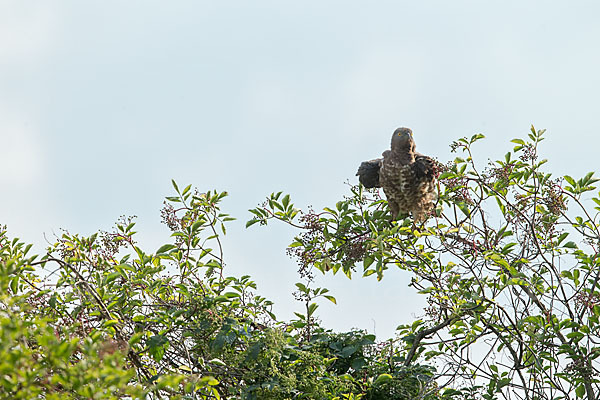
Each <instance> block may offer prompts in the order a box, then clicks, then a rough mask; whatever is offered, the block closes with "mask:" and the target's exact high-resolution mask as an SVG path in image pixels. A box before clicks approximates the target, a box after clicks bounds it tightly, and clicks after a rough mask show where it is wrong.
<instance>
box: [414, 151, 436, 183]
mask: <svg viewBox="0 0 600 400" xmlns="http://www.w3.org/2000/svg"><path fill="white" fill-rule="evenodd" d="M413 171H414V173H415V175H416V177H417V179H422V178H425V179H426V180H433V179H434V178H435V177H436V171H437V163H436V161H435V160H434V159H433V158H431V157H427V156H424V155H423V154H419V153H417V154H416V156H415V162H414V164H413Z"/></svg>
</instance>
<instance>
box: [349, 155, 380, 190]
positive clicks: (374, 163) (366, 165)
mask: <svg viewBox="0 0 600 400" xmlns="http://www.w3.org/2000/svg"><path fill="white" fill-rule="evenodd" d="M382 160H383V159H381V158H377V159H375V160H370V161H363V162H362V163H361V164H360V167H358V172H357V173H356V175H357V176H358V180H359V181H360V183H362V184H363V186H364V187H366V188H376V187H377V188H378V187H381V184H380V183H379V169H380V168H381V162H382Z"/></svg>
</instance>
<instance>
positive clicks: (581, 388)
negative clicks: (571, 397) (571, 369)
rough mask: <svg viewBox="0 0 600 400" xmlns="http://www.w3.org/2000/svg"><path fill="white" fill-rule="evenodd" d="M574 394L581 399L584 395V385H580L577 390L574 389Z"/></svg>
mask: <svg viewBox="0 0 600 400" xmlns="http://www.w3.org/2000/svg"><path fill="white" fill-rule="evenodd" d="M575 394H576V395H577V397H579V398H582V397H583V396H584V395H585V385H583V384H581V385H579V386H577V389H575Z"/></svg>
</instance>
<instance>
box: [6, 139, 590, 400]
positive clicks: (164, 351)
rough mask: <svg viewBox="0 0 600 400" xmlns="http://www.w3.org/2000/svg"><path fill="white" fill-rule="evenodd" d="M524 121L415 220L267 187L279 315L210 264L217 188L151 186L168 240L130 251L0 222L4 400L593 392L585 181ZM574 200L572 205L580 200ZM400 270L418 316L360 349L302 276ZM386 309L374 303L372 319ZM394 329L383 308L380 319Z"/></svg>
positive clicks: (361, 337) (376, 200) (221, 216)
mask: <svg viewBox="0 0 600 400" xmlns="http://www.w3.org/2000/svg"><path fill="white" fill-rule="evenodd" d="M543 133H544V132H543V131H536V130H535V129H533V128H532V131H531V133H530V134H529V136H528V139H527V140H523V139H515V140H513V143H514V144H515V146H514V148H513V150H512V151H511V152H508V153H507V154H506V156H505V158H504V159H503V160H499V161H496V162H494V163H489V164H487V165H484V166H481V165H479V164H478V163H477V162H476V160H475V158H474V155H473V147H474V146H475V145H476V143H477V142H478V141H479V140H482V139H483V136H482V135H475V136H473V137H471V138H470V139H466V138H463V139H459V140H458V141H456V142H454V143H453V144H452V148H453V150H454V151H458V152H462V153H463V154H461V155H460V156H459V157H456V159H455V160H453V161H452V162H449V163H447V164H446V165H445V167H444V168H443V171H442V174H441V175H440V176H439V179H438V181H439V200H438V203H437V206H436V208H435V210H434V211H433V213H432V215H431V216H430V218H429V219H428V220H427V221H426V222H425V223H422V224H420V225H419V226H417V225H416V224H415V223H414V222H413V221H412V220H411V219H410V218H406V219H404V220H399V221H391V219H390V216H389V212H388V208H387V204H386V201H385V200H384V199H383V198H381V197H380V196H379V193H378V192H377V191H373V190H365V189H364V188H363V187H361V186H353V187H351V189H350V194H349V196H348V197H347V198H345V199H343V200H341V201H339V202H338V203H337V204H336V205H335V206H334V207H326V208H324V209H323V211H321V212H315V211H313V210H312V209H308V210H304V211H301V210H299V209H297V208H295V207H294V205H293V203H292V201H291V199H290V196H289V195H284V194H283V193H274V194H272V195H271V196H269V197H268V198H267V200H266V201H265V203H264V204H262V205H260V206H259V207H257V208H254V209H252V210H250V211H251V213H252V215H253V217H252V219H251V220H250V221H248V223H247V226H251V225H254V224H257V223H258V224H261V225H266V224H268V223H269V222H270V221H272V220H279V221H282V222H284V223H287V224H290V225H291V226H292V227H293V228H294V229H296V230H297V232H298V233H297V235H296V237H295V238H294V239H293V241H292V243H291V245H290V246H289V248H288V252H289V254H290V255H292V256H293V257H295V258H296V260H297V261H298V263H299V266H300V270H299V273H300V277H301V282H298V283H297V284H296V287H297V291H296V292H295V296H296V298H297V299H298V300H299V301H300V302H301V305H302V307H301V310H302V311H299V312H297V313H296V318H295V319H294V320H291V321H279V320H277V319H276V318H275V316H274V315H273V313H272V312H271V306H272V303H271V302H270V301H269V300H267V299H265V298H264V297H262V296H260V295H259V294H257V292H256V291H257V288H256V284H255V283H254V282H253V281H252V279H251V278H250V277H249V276H241V277H234V276H227V274H226V271H225V269H224V267H223V266H224V265H225V263H224V257H225V253H224V249H223V246H222V243H221V238H222V236H223V235H224V234H225V233H226V225H227V222H228V221H230V220H231V219H232V218H231V217H230V216H229V215H227V214H225V213H223V212H222V211H221V209H220V202H221V200H222V199H223V198H224V197H225V196H226V193H224V192H213V191H209V192H205V193H201V192H198V191H195V190H193V189H192V188H191V186H187V187H185V188H184V189H183V190H180V189H179V187H178V186H177V185H176V184H175V182H173V187H174V189H175V195H174V196H171V197H167V201H166V202H165V204H164V207H163V209H162V219H163V222H164V223H165V224H166V225H167V226H168V227H169V228H170V230H171V232H172V235H171V240H170V241H169V242H168V243H166V244H165V245H163V246H161V247H160V248H159V249H158V250H156V251H153V252H148V251H146V250H143V249H142V248H141V247H140V246H138V244H137V243H136V239H135V238H136V236H135V235H136V232H135V230H134V229H135V223H134V222H133V220H132V219H130V218H122V219H121V220H120V221H119V222H118V223H117V224H116V227H115V229H114V230H113V231H111V232H98V233H96V234H93V235H91V236H89V237H83V236H80V235H77V234H71V233H69V232H64V234H62V235H61V236H60V237H58V238H57V240H56V243H54V244H53V245H52V246H50V248H49V249H48V250H47V252H46V253H45V254H44V255H43V256H41V257H39V256H29V251H30V246H28V245H25V244H24V243H22V242H20V241H19V240H18V239H11V238H9V237H8V234H7V232H6V229H5V228H2V229H0V327H1V330H0V339H1V340H0V394H1V395H2V398H10V399H34V398H45V399H57V398H61V399H62V398H67V399H68V398H73V399H80V398H81V399H83V398H102V399H104V398H108V399H111V398H113V399H119V398H124V399H129V398H149V399H153V398H156V399H160V398H174V399H220V398H223V399H225V398H228V399H364V400H367V399H369V400H375V399H420V400H434V399H455V400H459V399H462V400H471V399H472V400H475V399H485V400H492V399H500V398H511V399H512V398H515V399H521V398H522V399H538V400H541V399H573V398H586V399H588V400H593V399H597V398H600V388H599V383H600V381H599V379H598V368H599V365H598V356H599V355H600V347H599V346H598V343H600V323H599V321H600V301H599V300H598V299H599V298H600V289H599V288H598V286H599V285H600V272H599V271H600V268H599V267H600V258H599V257H598V254H599V253H598V252H599V251H600V250H598V249H600V229H599V227H598V215H599V214H598V213H599V212H600V197H598V196H592V195H591V193H592V191H593V190H595V187H594V186H593V185H594V183H595V182H596V181H597V180H596V179H595V178H594V177H593V174H592V173H590V174H588V175H586V176H585V177H583V178H581V179H574V178H571V177H569V176H564V177H563V178H553V177H552V175H551V174H549V173H547V172H545V171H543V165H544V163H545V161H544V160H539V159H538V146H539V144H540V142H541V141H542V140H543ZM586 196H587V198H586ZM393 266H396V267H398V268H400V269H402V270H406V271H409V272H410V273H411V274H412V276H413V279H412V283H411V286H413V287H414V288H415V289H416V290H417V291H418V293H420V294H421V295H423V296H426V297H427V300H428V303H429V307H428V308H427V309H426V310H425V315H424V316H423V317H422V318H421V319H417V320H416V321H411V322H410V323H405V324H403V325H400V326H399V327H398V331H397V334H398V335H397V337H395V338H390V339H389V340H385V341H382V342H376V340H375V337H374V336H373V335H369V334H367V333H366V332H364V331H360V330H353V331H350V332H332V331H330V330H327V329H326V328H325V327H324V326H323V325H322V324H321V323H320V322H319V320H318V318H317V310H318V302H319V301H320V300H321V299H326V300H329V301H332V302H334V303H335V302H336V299H335V297H333V296H332V295H331V294H330V293H329V291H328V290H327V289H326V288H320V287H314V274H315V273H332V274H337V273H338V272H340V271H341V272H343V273H344V275H345V276H347V277H352V276H354V275H356V274H361V275H362V276H363V277H368V276H371V275H372V276H374V277H376V278H377V279H378V280H380V279H383V278H384V277H385V275H386V274H387V273H389V272H388V270H389V268H390V267H393ZM389 317H390V318H394V315H393V314H392V313H391V312H390V316H389ZM399 322H402V321H399Z"/></svg>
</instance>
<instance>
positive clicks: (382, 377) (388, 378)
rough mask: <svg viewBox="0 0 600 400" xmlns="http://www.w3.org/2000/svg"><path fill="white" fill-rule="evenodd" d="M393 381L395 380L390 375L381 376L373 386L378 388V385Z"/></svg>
mask: <svg viewBox="0 0 600 400" xmlns="http://www.w3.org/2000/svg"><path fill="white" fill-rule="evenodd" d="M392 379H394V378H392V376H391V375H390V374H381V375H379V376H378V377H377V379H375V382H373V385H375V386H378V385H381V384H382V383H385V382H389V381H391V380H392Z"/></svg>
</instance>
